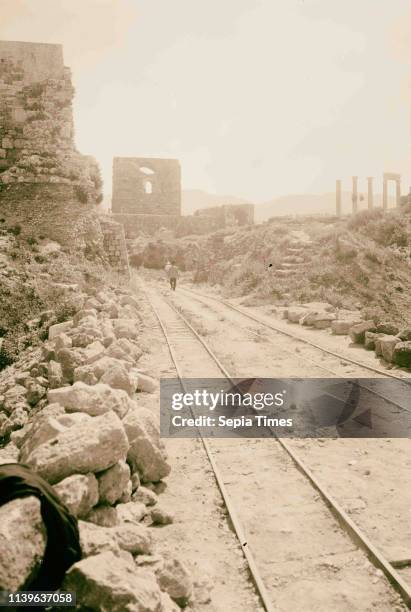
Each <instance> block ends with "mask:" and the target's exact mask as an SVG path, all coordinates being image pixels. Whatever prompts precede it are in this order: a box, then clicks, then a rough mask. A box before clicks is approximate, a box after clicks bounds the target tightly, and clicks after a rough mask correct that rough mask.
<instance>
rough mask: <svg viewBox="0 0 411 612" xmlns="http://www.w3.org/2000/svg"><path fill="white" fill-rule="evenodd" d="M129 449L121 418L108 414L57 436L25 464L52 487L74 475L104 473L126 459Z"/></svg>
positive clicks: (76, 425) (30, 455) (35, 450)
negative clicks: (103, 471)
mask: <svg viewBox="0 0 411 612" xmlns="http://www.w3.org/2000/svg"><path fill="white" fill-rule="evenodd" d="M72 416H73V415H72ZM82 416H83V417H84V416H86V415H82ZM128 448H129V443H128V440H127V436H126V434H125V431H124V428H123V426H122V423H121V421H120V419H119V418H118V416H117V415H116V414H115V413H114V412H112V411H109V412H107V413H106V414H103V415H102V416H99V417H94V418H91V417H89V420H88V421H86V422H84V423H79V424H75V425H73V426H72V427H70V428H68V429H66V430H64V431H62V432H60V433H58V435H56V436H55V437H54V438H52V439H51V440H48V441H47V442H45V443H44V444H41V445H40V446H39V447H37V448H35V449H34V450H33V451H32V452H31V453H30V454H29V455H28V457H27V460H26V462H27V463H28V465H29V466H30V467H32V468H33V469H34V470H35V471H36V472H38V473H39V474H40V475H41V476H43V478H45V479H46V480H48V481H49V482H51V483H52V484H53V483H55V482H57V481H59V480H62V479H63V478H66V477H67V476H71V475H72V474H87V473H88V472H100V471H102V470H105V469H107V468H108V467H110V466H111V465H114V463H117V461H119V460H120V459H123V458H124V457H125V455H126V454H127V451H128Z"/></svg>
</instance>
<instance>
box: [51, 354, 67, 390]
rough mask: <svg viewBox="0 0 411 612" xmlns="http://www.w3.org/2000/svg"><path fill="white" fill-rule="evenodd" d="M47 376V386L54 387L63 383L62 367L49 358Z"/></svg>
mask: <svg viewBox="0 0 411 612" xmlns="http://www.w3.org/2000/svg"><path fill="white" fill-rule="evenodd" d="M47 378H48V381H49V388H50V389H56V388H57V387H61V385H62V384H63V369H62V367H61V364H60V363H59V362H58V361H54V360H53V359H51V360H50V361H49V362H48V364H47Z"/></svg>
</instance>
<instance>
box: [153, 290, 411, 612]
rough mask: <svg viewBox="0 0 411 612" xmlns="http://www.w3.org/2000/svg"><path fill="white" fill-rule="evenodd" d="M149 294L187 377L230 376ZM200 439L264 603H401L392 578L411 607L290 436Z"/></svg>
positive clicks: (308, 606)
mask: <svg viewBox="0 0 411 612" xmlns="http://www.w3.org/2000/svg"><path fill="white" fill-rule="evenodd" d="M145 291H146V294H147V297H148V300H149V302H150V304H151V306H152V308H153V311H154V313H155V315H156V317H157V320H158V322H159V325H160V328H161V330H162V333H163V335H164V337H165V340H166V342H167V345H168V349H169V352H170V356H171V359H172V361H173V364H174V367H175V370H176V374H177V377H178V378H179V379H180V381H181V379H183V378H205V377H207V378H219V377H221V376H223V377H225V378H227V379H229V380H231V379H232V378H233V376H232V375H231V374H230V372H228V371H227V369H226V368H225V366H224V365H223V364H222V363H221V361H220V360H219V358H218V357H217V356H216V355H215V354H214V352H213V350H212V349H211V348H210V346H209V345H208V344H207V342H206V341H205V340H204V339H203V338H202V337H201V336H200V335H199V333H197V331H196V330H195V328H194V327H193V325H192V324H191V323H190V322H189V321H188V320H187V319H186V318H185V317H184V316H183V315H182V314H181V312H179V311H178V310H177V309H176V308H175V306H174V305H172V304H171V303H170V302H169V301H168V300H166V299H165V298H164V297H163V296H161V295H159V293H158V292H157V291H155V290H152V289H147V288H145ZM201 440H202V444H203V447H204V450H205V452H206V454H207V457H208V460H209V462H210V465H211V468H212V470H213V473H214V476H215V480H216V483H217V485H218V487H219V489H220V492H221V495H222V498H223V500H224V503H225V505H226V509H227V512H228V514H229V516H230V520H231V522H232V525H233V527H234V530H235V533H236V535H237V538H238V543H239V546H240V548H241V551H242V553H243V555H244V557H245V559H246V561H247V563H248V567H249V571H250V576H251V578H252V581H253V583H254V585H255V588H256V591H257V593H258V595H259V598H260V600H261V604H262V606H263V607H264V609H265V610H267V611H269V612H272V611H276V610H277V611H281V612H283V611H288V610H290V611H291V610H292V611H294V610H300V609H301V610H307V611H310V610H316V612H322V611H324V612H325V611H327V612H328V611H329V610H335V611H340V610H341V611H342V610H353V611H355V610H358V611H360V610H361V611H362V610H368V609H370V610H371V609H373V610H381V611H382V610H390V609H393V610H394V609H395V610H401V609H403V608H402V606H401V604H398V602H395V601H394V598H395V597H396V596H395V594H393V591H392V590H391V587H390V586H389V583H391V584H392V585H393V586H394V588H395V589H396V591H397V592H398V593H399V595H400V596H401V598H402V600H403V602H404V603H405V604H406V605H407V606H410V604H411V589H410V586H409V585H408V584H407V583H406V582H405V581H404V580H403V579H402V577H401V576H400V575H399V574H398V572H397V571H396V569H395V567H394V565H396V563H395V562H393V561H391V562H389V561H388V560H387V559H386V558H385V557H384V555H383V554H382V553H381V551H380V550H378V548H377V547H376V546H375V545H374V544H373V542H372V541H371V540H370V539H369V538H368V537H367V536H366V535H365V534H364V533H363V532H362V531H361V530H360V529H359V528H358V526H357V525H356V524H355V523H354V522H353V521H352V519H351V518H350V517H349V516H348V515H347V513H346V512H345V511H344V509H343V508H342V507H341V506H340V505H339V504H338V502H337V501H336V500H335V499H333V497H332V496H331V495H330V494H329V492H328V491H327V490H326V489H325V488H324V486H323V485H322V484H321V483H320V482H319V481H318V480H317V478H316V476H315V475H314V474H313V473H312V472H311V470H310V469H309V468H308V466H306V465H305V464H304V462H303V461H302V460H301V458H300V457H299V456H298V455H297V453H296V452H295V450H293V449H292V448H291V447H290V445H289V444H288V443H287V442H285V441H284V440H281V439H278V438H276V439H269V440H244V439H242V440H241V441H239V440H229V439H227V440H206V439H204V438H201ZM250 456H251V457H252V460H251V462H250ZM240 508H241V513H240V510H239V509H240ZM256 517H257V520H256ZM274 549H275V552H274ZM367 559H369V560H370V561H371V562H372V564H369V563H368V561H367ZM367 563H368V565H367ZM376 571H379V572H380V574H375V572H376ZM383 575H385V577H386V578H387V579H388V581H385V580H384V579H383ZM379 576H381V577H379ZM382 580H383V582H382ZM347 593H349V596H348V600H347ZM395 606H397V607H395Z"/></svg>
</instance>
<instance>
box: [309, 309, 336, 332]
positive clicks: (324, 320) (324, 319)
mask: <svg viewBox="0 0 411 612" xmlns="http://www.w3.org/2000/svg"><path fill="white" fill-rule="evenodd" d="M335 317H336V315H335V314H334V313H332V312H319V313H318V314H316V315H314V316H313V317H312V319H311V325H312V326H313V327H314V328H315V329H326V328H327V327H330V326H331V322H332V321H334V320H335Z"/></svg>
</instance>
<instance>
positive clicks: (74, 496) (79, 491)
mask: <svg viewBox="0 0 411 612" xmlns="http://www.w3.org/2000/svg"><path fill="white" fill-rule="evenodd" d="M54 490H55V491H56V493H57V495H58V496H59V498H60V499H61V501H62V502H63V504H65V506H67V508H68V509H69V510H70V512H71V514H73V515H74V516H76V517H83V516H86V515H87V514H88V513H89V512H90V510H91V509H92V507H93V506H95V505H96V504H97V502H98V484H97V479H96V477H95V476H94V474H85V475H83V474H73V475H72V476H68V477H67V478H65V479H64V480H62V481H61V482H59V483H58V484H56V485H54Z"/></svg>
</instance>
